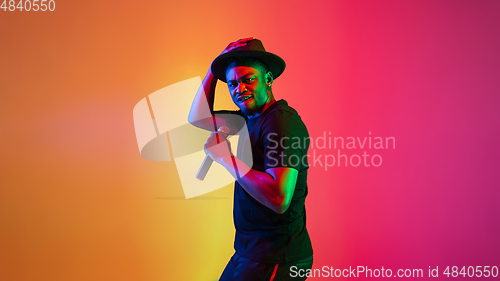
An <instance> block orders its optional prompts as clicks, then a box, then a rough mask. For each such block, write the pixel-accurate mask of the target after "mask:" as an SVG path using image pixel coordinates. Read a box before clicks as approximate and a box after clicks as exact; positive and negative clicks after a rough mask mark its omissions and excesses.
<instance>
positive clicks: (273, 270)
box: [219, 253, 313, 281]
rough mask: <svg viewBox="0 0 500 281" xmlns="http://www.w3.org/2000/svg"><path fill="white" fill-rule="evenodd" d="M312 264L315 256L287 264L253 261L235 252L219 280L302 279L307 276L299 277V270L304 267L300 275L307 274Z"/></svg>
mask: <svg viewBox="0 0 500 281" xmlns="http://www.w3.org/2000/svg"><path fill="white" fill-rule="evenodd" d="M312 264H313V256H310V257H308V258H306V259H303V260H299V261H296V262H291V263H286V264H269V263H261V262H256V261H252V260H249V259H246V258H244V257H241V256H239V255H238V254H236V253H234V255H233V256H232V257H231V260H230V261H229V262H228V263H227V265H226V268H225V269H224V272H222V275H221V277H220V279H219V281H288V280H289V281H302V280H306V279H307V277H299V274H298V273H299V270H300V269H303V270H301V271H300V275H305V273H306V270H307V269H311V268H312ZM290 267H292V270H290ZM292 276H296V277H292Z"/></svg>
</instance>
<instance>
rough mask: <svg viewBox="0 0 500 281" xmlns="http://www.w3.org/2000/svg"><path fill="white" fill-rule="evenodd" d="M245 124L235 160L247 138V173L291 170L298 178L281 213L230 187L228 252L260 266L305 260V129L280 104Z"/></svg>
mask: <svg viewBox="0 0 500 281" xmlns="http://www.w3.org/2000/svg"><path fill="white" fill-rule="evenodd" d="M237 113H238V114H241V112H240V111H237ZM245 120H246V123H247V128H248V134H247V135H243V136H242V135H240V137H239V142H238V153H237V157H239V158H240V159H241V158H242V157H243V155H245V153H244V151H242V150H243V149H244V145H243V143H244V139H245V138H250V143H251V150H252V160H253V166H252V169H255V170H258V171H262V172H265V171H266V169H268V168H275V167H291V168H294V169H296V170H297V171H298V172H299V173H298V178H297V184H296V186H295V191H294V193H293V198H292V201H291V203H290V206H289V208H288V209H287V211H286V212H284V213H283V214H277V213H276V212H274V211H273V210H271V209H269V208H268V207H266V206H264V205H262V204H261V203H259V202H258V201H257V200H255V199H254V198H253V197H252V196H251V195H250V194H248V193H247V192H246V191H245V190H244V189H243V188H242V187H241V186H240V184H239V183H238V182H237V181H236V182H235V185H234V209H233V218H234V225H235V229H236V236H235V241H234V249H235V250H236V252H237V253H238V254H239V255H240V256H242V257H245V258H247V259H250V260H254V261H258V262H265V263H286V262H292V261H296V260H299V259H303V258H307V257H309V256H311V255H312V254H313V250H312V246H311V240H310V238H309V234H308V232H307V229H306V209H305V205H304V203H305V199H306V196H307V193H308V190H307V170H308V168H309V164H308V162H307V149H308V148H309V134H308V132H307V128H306V126H305V125H304V123H303V122H302V120H301V118H300V116H299V115H298V114H297V111H295V109H293V108H291V107H290V106H288V103H287V102H286V101H285V100H279V101H277V102H275V103H273V104H272V105H271V106H270V107H269V108H267V109H266V110H265V111H264V112H263V113H262V114H261V115H259V116H258V117H255V118H246V117H245ZM247 149H248V148H247ZM242 160H243V161H245V160H244V159H242ZM247 163H248V162H247Z"/></svg>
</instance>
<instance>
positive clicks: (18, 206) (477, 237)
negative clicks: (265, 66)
mask: <svg viewBox="0 0 500 281" xmlns="http://www.w3.org/2000/svg"><path fill="white" fill-rule="evenodd" d="M16 2H17V1H16ZM499 14H500V2H499V1H472V0H471V1H296V0H290V1H241V2H235V1H180V0H176V1H148V2H147V3H146V2H145V1H143V2H139V1H124V0H121V1H118V0H113V1H111V0H106V1H97V0H90V1H61V0H56V11H54V12H25V11H23V12H20V11H15V12H4V11H3V10H0V43H1V44H0V97H1V103H0V115H1V120H0V142H1V148H0V153H1V154H0V280H196V281H198V280H209V281H210V280H217V279H218V277H219V275H220V273H221V272H222V270H223V268H224V266H225V264H226V263H227V261H228V260H229V258H230V256H231V254H232V253H233V249H232V246H233V239H234V228H233V224H232V194H233V186H232V185H228V186H226V187H224V188H222V189H219V190H217V191H215V192H212V193H210V194H207V195H204V196H202V197H198V198H193V199H191V200H185V199H183V191H182V187H181V185H180V181H179V178H178V176H177V173H176V167H175V164H174V162H150V161H147V160H145V159H143V158H141V156H140V154H139V150H138V147H137V141H136V138H135V132H134V126H133V117H132V109H133V107H134V106H135V104H136V103H137V102H139V101H140V100H141V99H142V98H144V97H145V96H147V95H149V94H150V93H152V92H154V91H156V90H158V89H161V88H163V87H165V86H168V85H171V84H173V83H176V82H179V81H182V80H185V79H188V78H191V77H196V76H202V77H203V76H204V75H205V74H206V71H207V70H208V68H209V65H210V63H211V61H212V60H213V59H214V58H215V57H216V56H217V55H218V54H219V53H220V52H221V51H222V50H223V49H224V48H225V46H226V45H227V44H228V43H229V42H232V41H235V40H237V39H239V38H244V37H249V36H255V37H256V38H259V39H261V40H262V41H263V42H264V45H265V47H266V49H267V50H268V51H271V52H274V53H276V54H279V55H280V56H281V57H282V58H284V60H285V61H286V62H287V69H286V71H285V72H284V74H283V75H282V76H281V77H280V78H279V79H277V80H276V83H275V84H274V87H273V88H274V93H275V96H276V97H277V98H278V99H280V98H285V99H286V100H287V101H288V102H289V104H290V105H291V106H293V107H295V108H296V109H297V110H298V112H299V113H300V115H301V116H302V118H303V120H304V122H305V123H306V125H307V126H308V129H309V133H310V135H311V137H313V138H315V137H319V136H321V135H323V132H327V133H328V132H331V134H332V136H342V137H345V138H346V137H349V136H353V137H358V136H359V137H362V138H363V137H366V136H369V135H368V134H369V132H371V135H372V136H381V137H389V136H392V137H395V139H396V149H389V150H384V151H377V153H378V154H380V155H381V156H382V157H383V164H382V166H380V167H378V168H375V167H357V168H354V167H335V168H331V169H329V170H328V171H325V170H324V167H312V168H311V170H310V174H309V176H310V177H309V192H310V193H309V194H310V195H309V197H308V199H307V201H306V206H307V212H308V213H307V214H308V229H309V233H310V236H311V239H312V242H313V247H314V251H315V262H314V267H315V268H320V267H322V266H325V265H327V266H332V267H335V268H341V269H342V268H348V267H349V266H353V267H354V266H358V265H359V266H368V267H370V268H372V269H375V268H379V269H380V268H381V267H382V266H384V268H391V269H392V270H393V274H395V273H396V270H397V269H399V268H403V269H405V268H410V269H413V268H422V269H423V270H424V275H425V276H427V274H428V267H429V266H432V267H433V268H435V267H436V266H439V268H440V272H442V271H443V270H444V267H446V266H453V265H456V266H459V267H462V266H487V265H489V266H500V254H499V253H500V241H499V238H498V237H499V236H500V223H499V221H500V220H499V215H500V204H499V201H500V191H499V187H500V186H499V168H500V165H499V160H498V159H499V157H500V150H499V149H498V144H499V143H500V131H499V121H500V118H499V113H498V109H499V106H500V95H499V93H500V91H499V89H500V83H499V81H500V79H499V75H500V54H499V50H500V36H498V30H499V27H500V17H499ZM193 95H194V93H193ZM217 97H218V99H217V102H216V107H217V108H219V109H222V108H234V105H232V104H231V101H230V99H229V98H228V94H227V88H226V86H225V84H223V83H219V87H218V89H217ZM345 152H346V153H350V154H352V153H356V154H362V153H363V149H357V150H351V151H345ZM374 152H375V151H373V150H367V153H368V154H371V153H374ZM323 153H330V152H328V151H323ZM331 153H335V154H336V151H335V150H332V151H331ZM195 164H196V165H198V163H195ZM440 276H443V275H442V274H441V275H440ZM442 278H446V277H442Z"/></svg>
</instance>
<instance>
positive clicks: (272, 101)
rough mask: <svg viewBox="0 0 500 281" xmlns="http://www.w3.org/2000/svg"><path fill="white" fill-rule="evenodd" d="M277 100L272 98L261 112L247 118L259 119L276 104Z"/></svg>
mask: <svg viewBox="0 0 500 281" xmlns="http://www.w3.org/2000/svg"><path fill="white" fill-rule="evenodd" d="M275 102H276V100H275V99H274V96H272V95H271V96H270V97H269V99H268V101H267V102H266V104H265V105H264V107H263V108H262V111H261V112H257V113H255V114H254V115H251V116H247V117H248V118H256V117H259V116H260V115H261V114H262V113H263V112H265V111H266V110H267V109H268V108H269V107H270V106H271V105H272V104H273V103H275Z"/></svg>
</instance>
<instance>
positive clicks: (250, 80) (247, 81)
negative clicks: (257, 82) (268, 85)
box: [245, 77, 255, 83]
mask: <svg viewBox="0 0 500 281" xmlns="http://www.w3.org/2000/svg"><path fill="white" fill-rule="evenodd" d="M254 79H255V78H254V77H252V78H248V79H246V80H245V82H246V83H251V82H253V80H254Z"/></svg>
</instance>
